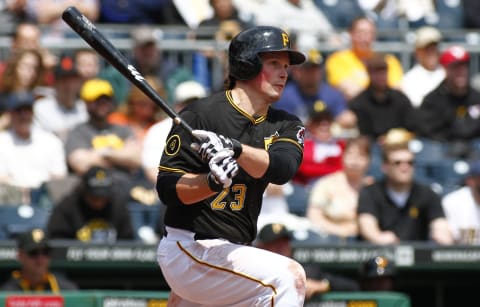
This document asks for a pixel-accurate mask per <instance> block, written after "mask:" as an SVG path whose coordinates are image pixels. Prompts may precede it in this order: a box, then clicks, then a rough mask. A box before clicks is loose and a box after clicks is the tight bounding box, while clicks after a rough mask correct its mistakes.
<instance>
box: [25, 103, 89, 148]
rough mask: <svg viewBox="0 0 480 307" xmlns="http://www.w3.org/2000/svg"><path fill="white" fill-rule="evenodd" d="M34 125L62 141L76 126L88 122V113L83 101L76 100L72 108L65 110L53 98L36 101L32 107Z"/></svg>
mask: <svg viewBox="0 0 480 307" xmlns="http://www.w3.org/2000/svg"><path fill="white" fill-rule="evenodd" d="M33 112H34V114H35V124H36V125H39V126H40V127H41V128H43V129H45V130H47V131H50V132H53V133H55V134H56V135H57V136H58V137H60V138H61V139H62V141H65V140H66V137H67V134H68V132H69V131H70V130H71V129H72V128H73V127H75V126H77V125H78V124H81V123H84V122H86V121H87V120H88V112H87V108H86V106H85V102H84V101H83V100H80V99H77V100H76V101H75V103H74V105H73V107H72V108H66V107H65V106H63V105H62V104H61V103H59V102H58V101H57V98H56V97H55V96H47V97H44V98H40V99H38V100H37V101H36V102H35V104H34V105H33Z"/></svg>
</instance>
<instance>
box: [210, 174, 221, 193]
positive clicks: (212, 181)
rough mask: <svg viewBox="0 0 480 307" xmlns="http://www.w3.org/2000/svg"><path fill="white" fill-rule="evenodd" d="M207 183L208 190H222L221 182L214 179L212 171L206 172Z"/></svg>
mask: <svg viewBox="0 0 480 307" xmlns="http://www.w3.org/2000/svg"><path fill="white" fill-rule="evenodd" d="M207 183H208V187H209V188H210V190H212V191H214V192H220V191H222V190H223V184H221V183H218V182H217V181H216V180H215V176H213V175H212V173H208V175H207Z"/></svg>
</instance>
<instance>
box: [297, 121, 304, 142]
mask: <svg viewBox="0 0 480 307" xmlns="http://www.w3.org/2000/svg"><path fill="white" fill-rule="evenodd" d="M299 128H300V129H299V130H298V132H297V142H298V143H299V144H300V145H302V146H303V141H304V139H305V127H301V126H299Z"/></svg>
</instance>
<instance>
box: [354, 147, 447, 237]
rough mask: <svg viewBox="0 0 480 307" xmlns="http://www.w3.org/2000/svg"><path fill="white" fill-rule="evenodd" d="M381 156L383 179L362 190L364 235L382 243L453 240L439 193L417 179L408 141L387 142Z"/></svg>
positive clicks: (360, 205)
mask: <svg viewBox="0 0 480 307" xmlns="http://www.w3.org/2000/svg"><path fill="white" fill-rule="evenodd" d="M382 158H383V164H382V166H381V167H382V172H383V173H384V178H383V179H381V180H378V181H377V182H375V183H373V184H372V185H369V186H366V187H363V188H362V189H361V190H360V194H359V200H358V209H357V214H358V224H359V229H360V235H361V237H362V238H363V239H364V240H366V241H369V242H371V243H374V244H382V245H383V244H398V243H400V242H403V241H429V240H432V241H433V242H436V243H438V244H441V245H448V244H451V243H453V238H452V235H451V232H450V229H449V227H448V223H447V220H446V219H445V215H444V212H443V209H442V205H441V199H440V197H439V195H437V194H436V193H435V192H434V191H433V190H432V189H431V188H430V187H428V186H426V185H423V184H421V183H419V182H417V181H415V179H414V163H415V161H414V159H415V155H414V154H413V152H412V151H411V150H410V149H409V148H408V143H399V144H394V145H384V147H383V152H382Z"/></svg>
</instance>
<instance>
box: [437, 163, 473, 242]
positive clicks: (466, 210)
mask: <svg viewBox="0 0 480 307" xmlns="http://www.w3.org/2000/svg"><path fill="white" fill-rule="evenodd" d="M442 205H443V210H444V211H445V215H446V217H447V221H448V224H449V225H450V228H451V230H452V233H453V238H454V240H455V242H456V243H458V244H474V245H478V244H479V243H480V160H475V161H474V162H471V163H470V165H469V172H468V174H467V175H466V177H465V186H463V187H461V188H459V189H457V190H455V191H452V192H450V193H448V194H447V195H445V196H444V197H443V199H442Z"/></svg>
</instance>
